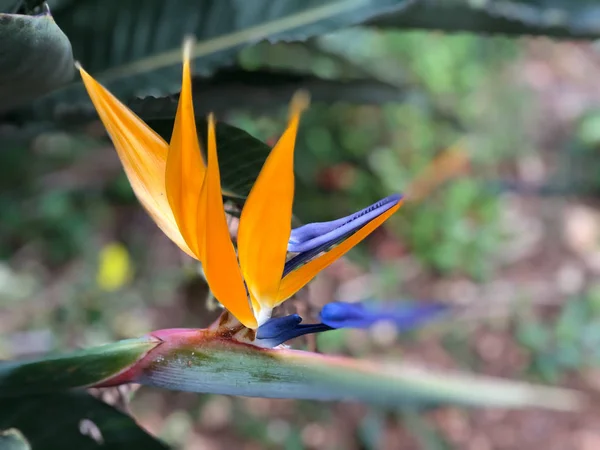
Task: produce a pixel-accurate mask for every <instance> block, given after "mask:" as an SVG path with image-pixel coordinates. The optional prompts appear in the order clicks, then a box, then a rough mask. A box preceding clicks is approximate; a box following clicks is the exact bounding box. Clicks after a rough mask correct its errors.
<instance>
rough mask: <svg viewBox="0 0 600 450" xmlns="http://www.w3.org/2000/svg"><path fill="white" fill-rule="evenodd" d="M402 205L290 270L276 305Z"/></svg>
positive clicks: (282, 282) (281, 285) (280, 288)
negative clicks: (295, 268) (326, 250)
mask: <svg viewBox="0 0 600 450" xmlns="http://www.w3.org/2000/svg"><path fill="white" fill-rule="evenodd" d="M400 206H402V201H400V202H399V203H398V204H397V205H395V206H393V207H392V208H390V209H388V210H387V211H386V212H384V213H383V214H381V215H380V216H378V217H376V218H375V219H374V220H373V221H372V222H370V223H368V224H367V225H365V226H364V227H363V228H361V229H360V230H358V231H357V232H356V233H354V234H353V235H351V236H350V237H349V238H348V239H346V240H345V241H343V242H341V243H340V244H339V245H337V246H336V247H333V248H332V249H330V250H329V251H328V252H326V253H324V254H322V255H321V256H317V257H316V258H315V259H313V260H312V261H310V262H308V263H307V264H305V265H303V266H301V267H300V268H298V269H297V270H295V271H293V272H290V273H289V274H288V275H286V276H285V277H284V278H283V280H281V284H280V286H279V293H278V296H277V305H278V304H280V303H282V302H283V301H285V300H287V299H288V298H290V297H291V296H292V295H294V294H295V293H296V292H298V291H299V290H300V289H302V288H303V287H304V286H305V285H306V284H307V283H308V282H309V281H310V280H312V279H313V278H314V277H315V276H316V275H317V274H318V273H319V272H320V271H321V270H323V269H324V268H326V267H327V266H329V265H330V264H331V263H333V262H334V261H335V260H337V259H338V258H339V257H340V256H342V255H344V254H345V253H346V252H348V250H350V249H351V248H352V247H354V246H355V245H356V244H358V243H359V242H360V241H362V240H363V239H364V238H366V237H367V236H368V235H369V234H371V232H373V230H375V229H376V228H377V227H379V225H381V224H382V223H383V222H385V221H386V220H387V219H388V218H389V217H390V216H391V215H392V214H394V213H395V212H396V211H397V210H398V208H400Z"/></svg>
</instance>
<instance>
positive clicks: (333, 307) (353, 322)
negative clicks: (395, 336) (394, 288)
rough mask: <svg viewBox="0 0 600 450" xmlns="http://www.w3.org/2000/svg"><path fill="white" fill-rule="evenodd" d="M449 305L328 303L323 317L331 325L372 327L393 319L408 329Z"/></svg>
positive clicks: (439, 313) (336, 326) (430, 317)
mask: <svg viewBox="0 0 600 450" xmlns="http://www.w3.org/2000/svg"><path fill="white" fill-rule="evenodd" d="M448 310H449V307H447V306H446V305H441V304H426V303H421V304H418V303H414V302H385V303H379V302H369V303H344V302H333V303H328V304H327V305H325V306H324V307H323V309H322V310H321V321H322V322H323V323H324V324H326V325H329V326H330V327H332V328H369V327H370V326H372V325H373V324H375V323H377V322H380V321H389V322H393V323H394V324H395V325H396V326H397V327H398V329H399V330H400V331H406V330H409V329H412V328H416V327H418V326H421V325H422V324H424V323H426V322H429V321H431V320H433V319H436V318H438V317H439V316H440V315H441V314H443V313H445V312H447V311H448Z"/></svg>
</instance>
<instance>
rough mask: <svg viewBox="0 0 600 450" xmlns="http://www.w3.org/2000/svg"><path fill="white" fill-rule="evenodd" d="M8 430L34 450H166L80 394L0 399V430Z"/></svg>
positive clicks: (128, 419)
mask: <svg viewBox="0 0 600 450" xmlns="http://www.w3.org/2000/svg"><path fill="white" fill-rule="evenodd" d="M12 427H14V428H17V429H18V430H20V432H21V433H22V434H23V435H24V436H25V438H26V439H27V440H28V441H29V443H30V444H31V448H33V449H35V450H55V449H56V450H67V449H77V450H88V449H90V450H92V449H94V450H95V449H98V448H102V449H106V450H165V449H167V448H168V447H167V446H166V445H165V444H163V443H162V442H160V441H158V440H156V439H155V438H153V437H152V436H150V435H149V434H148V433H147V432H146V431H144V430H143V429H142V428H140V427H139V425H137V424H136V423H135V420H134V419H132V418H131V417H129V416H127V415H126V414H123V413H121V412H119V411H117V410H116V409H114V408H113V407H111V406H109V405H107V404H105V403H103V402H101V401H100V400H97V399H95V398H93V397H92V396H90V395H88V394H85V393H83V392H66V393H63V394H54V395H38V396H24V397H14V398H1V399H0V429H6V428H12ZM23 448H27V447H23ZM0 449H2V450H4V447H2V441H0ZM17 449H19V450H20V447H15V450H17Z"/></svg>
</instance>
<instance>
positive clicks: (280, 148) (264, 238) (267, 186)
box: [237, 93, 308, 324]
mask: <svg viewBox="0 0 600 450" xmlns="http://www.w3.org/2000/svg"><path fill="white" fill-rule="evenodd" d="M307 106H308V97H307V95H306V94H304V93H301V94H297V95H296V96H295V97H294V99H293V100H292V103H291V107H290V113H291V115H290V121H289V124H288V127H287V129H286V130H285V132H284V133H283V136H281V139H279V142H278V143H277V144H276V145H275V147H274V148H273V150H271V153H270V154H269V156H268V158H267V160H266V161H265V163H264V165H263V167H262V169H261V171H260V174H259V175H258V178H257V179H256V181H255V183H254V185H253V186H252V190H251V191H250V194H249V195H248V198H247V199H246V202H245V204H244V209H243V210H242V214H241V217H240V225H239V228H238V238H237V239H238V253H239V258H240V266H241V268H242V273H243V274H244V279H245V280H246V284H247V286H248V290H249V291H250V292H251V293H252V296H253V298H255V299H256V301H258V303H259V304H260V306H261V318H263V319H268V318H269V313H270V311H271V310H272V309H273V307H274V306H275V303H276V301H277V292H278V290H279V283H280V282H281V274H282V273H283V266H284V265H285V260H286V256H287V245H288V240H289V238H290V232H291V229H292V206H293V202H294V145H295V142H296V133H297V131H298V123H299V121H300V114H301V113H302V110H304V109H305V108H306V107H307ZM263 309H264V310H265V312H266V316H265V317H262V316H263V315H264V314H262V310H263ZM260 322H261V320H259V324H260Z"/></svg>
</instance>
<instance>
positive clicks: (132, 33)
mask: <svg viewBox="0 0 600 450" xmlns="http://www.w3.org/2000/svg"><path fill="white" fill-rule="evenodd" d="M408 1H409V0H286V1H281V0H252V1H246V0H196V1H188V0H170V1H168V2H167V1H164V0H145V1H144V2H140V1H139V0H86V1H77V2H68V3H66V4H64V6H63V7H60V8H58V9H56V10H55V11H54V16H55V19H56V22H57V23H58V25H59V26H60V27H61V28H62V29H63V30H64V32H65V33H66V34H67V36H68V37H69V39H71V42H72V44H73V52H74V54H75V57H76V59H77V60H79V61H80V62H81V63H82V65H83V66H84V67H85V68H86V70H88V71H89V72H90V73H91V74H92V75H93V76H94V77H95V78H97V79H98V80H99V81H100V82H102V83H104V84H105V85H106V86H107V87H108V88H109V89H110V90H111V92H113V93H114V94H116V95H117V96H119V97H121V98H132V97H135V96H138V97H140V96H145V95H148V94H154V95H156V94H158V95H162V94H165V93H172V92H176V91H178V90H179V84H180V81H181V43H182V40H183V38H184V36H185V35H186V34H193V35H195V36H196V38H197V40H198V43H197V45H196V46H195V49H194V57H195V61H194V66H195V69H196V70H197V71H203V72H204V73H207V72H210V71H213V70H214V69H216V68H217V67H220V66H223V65H228V64H230V63H231V62H232V61H233V59H234V58H235V55H236V52H237V50H238V49H239V48H241V47H242V46H244V45H247V44H251V43H255V42H258V41H259V40H261V39H269V40H270V41H279V40H304V39H307V38H309V37H311V36H315V35H320V34H324V33H328V32H331V31H334V30H337V29H339V28H342V27H347V26H349V25H353V24H357V23H361V22H363V21H365V20H367V19H369V18H371V17H374V16H375V15H377V14H382V13H384V12H386V11H388V10H390V9H391V8H396V9H397V8H399V7H401V6H402V5H404V4H406V3H407V2H408ZM57 98H60V99H61V100H63V101H65V102H69V103H72V102H74V101H79V100H82V99H84V100H86V95H85V91H84V89H83V86H82V84H81V83H80V82H79V81H77V82H76V83H74V85H71V86H69V87H66V88H64V89H61V90H59V91H57V92H56V93H55V94H53V95H52V98H51V99H48V101H49V102H50V103H49V105H53V104H54V103H53V101H52V99H55V100H56V99H57Z"/></svg>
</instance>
